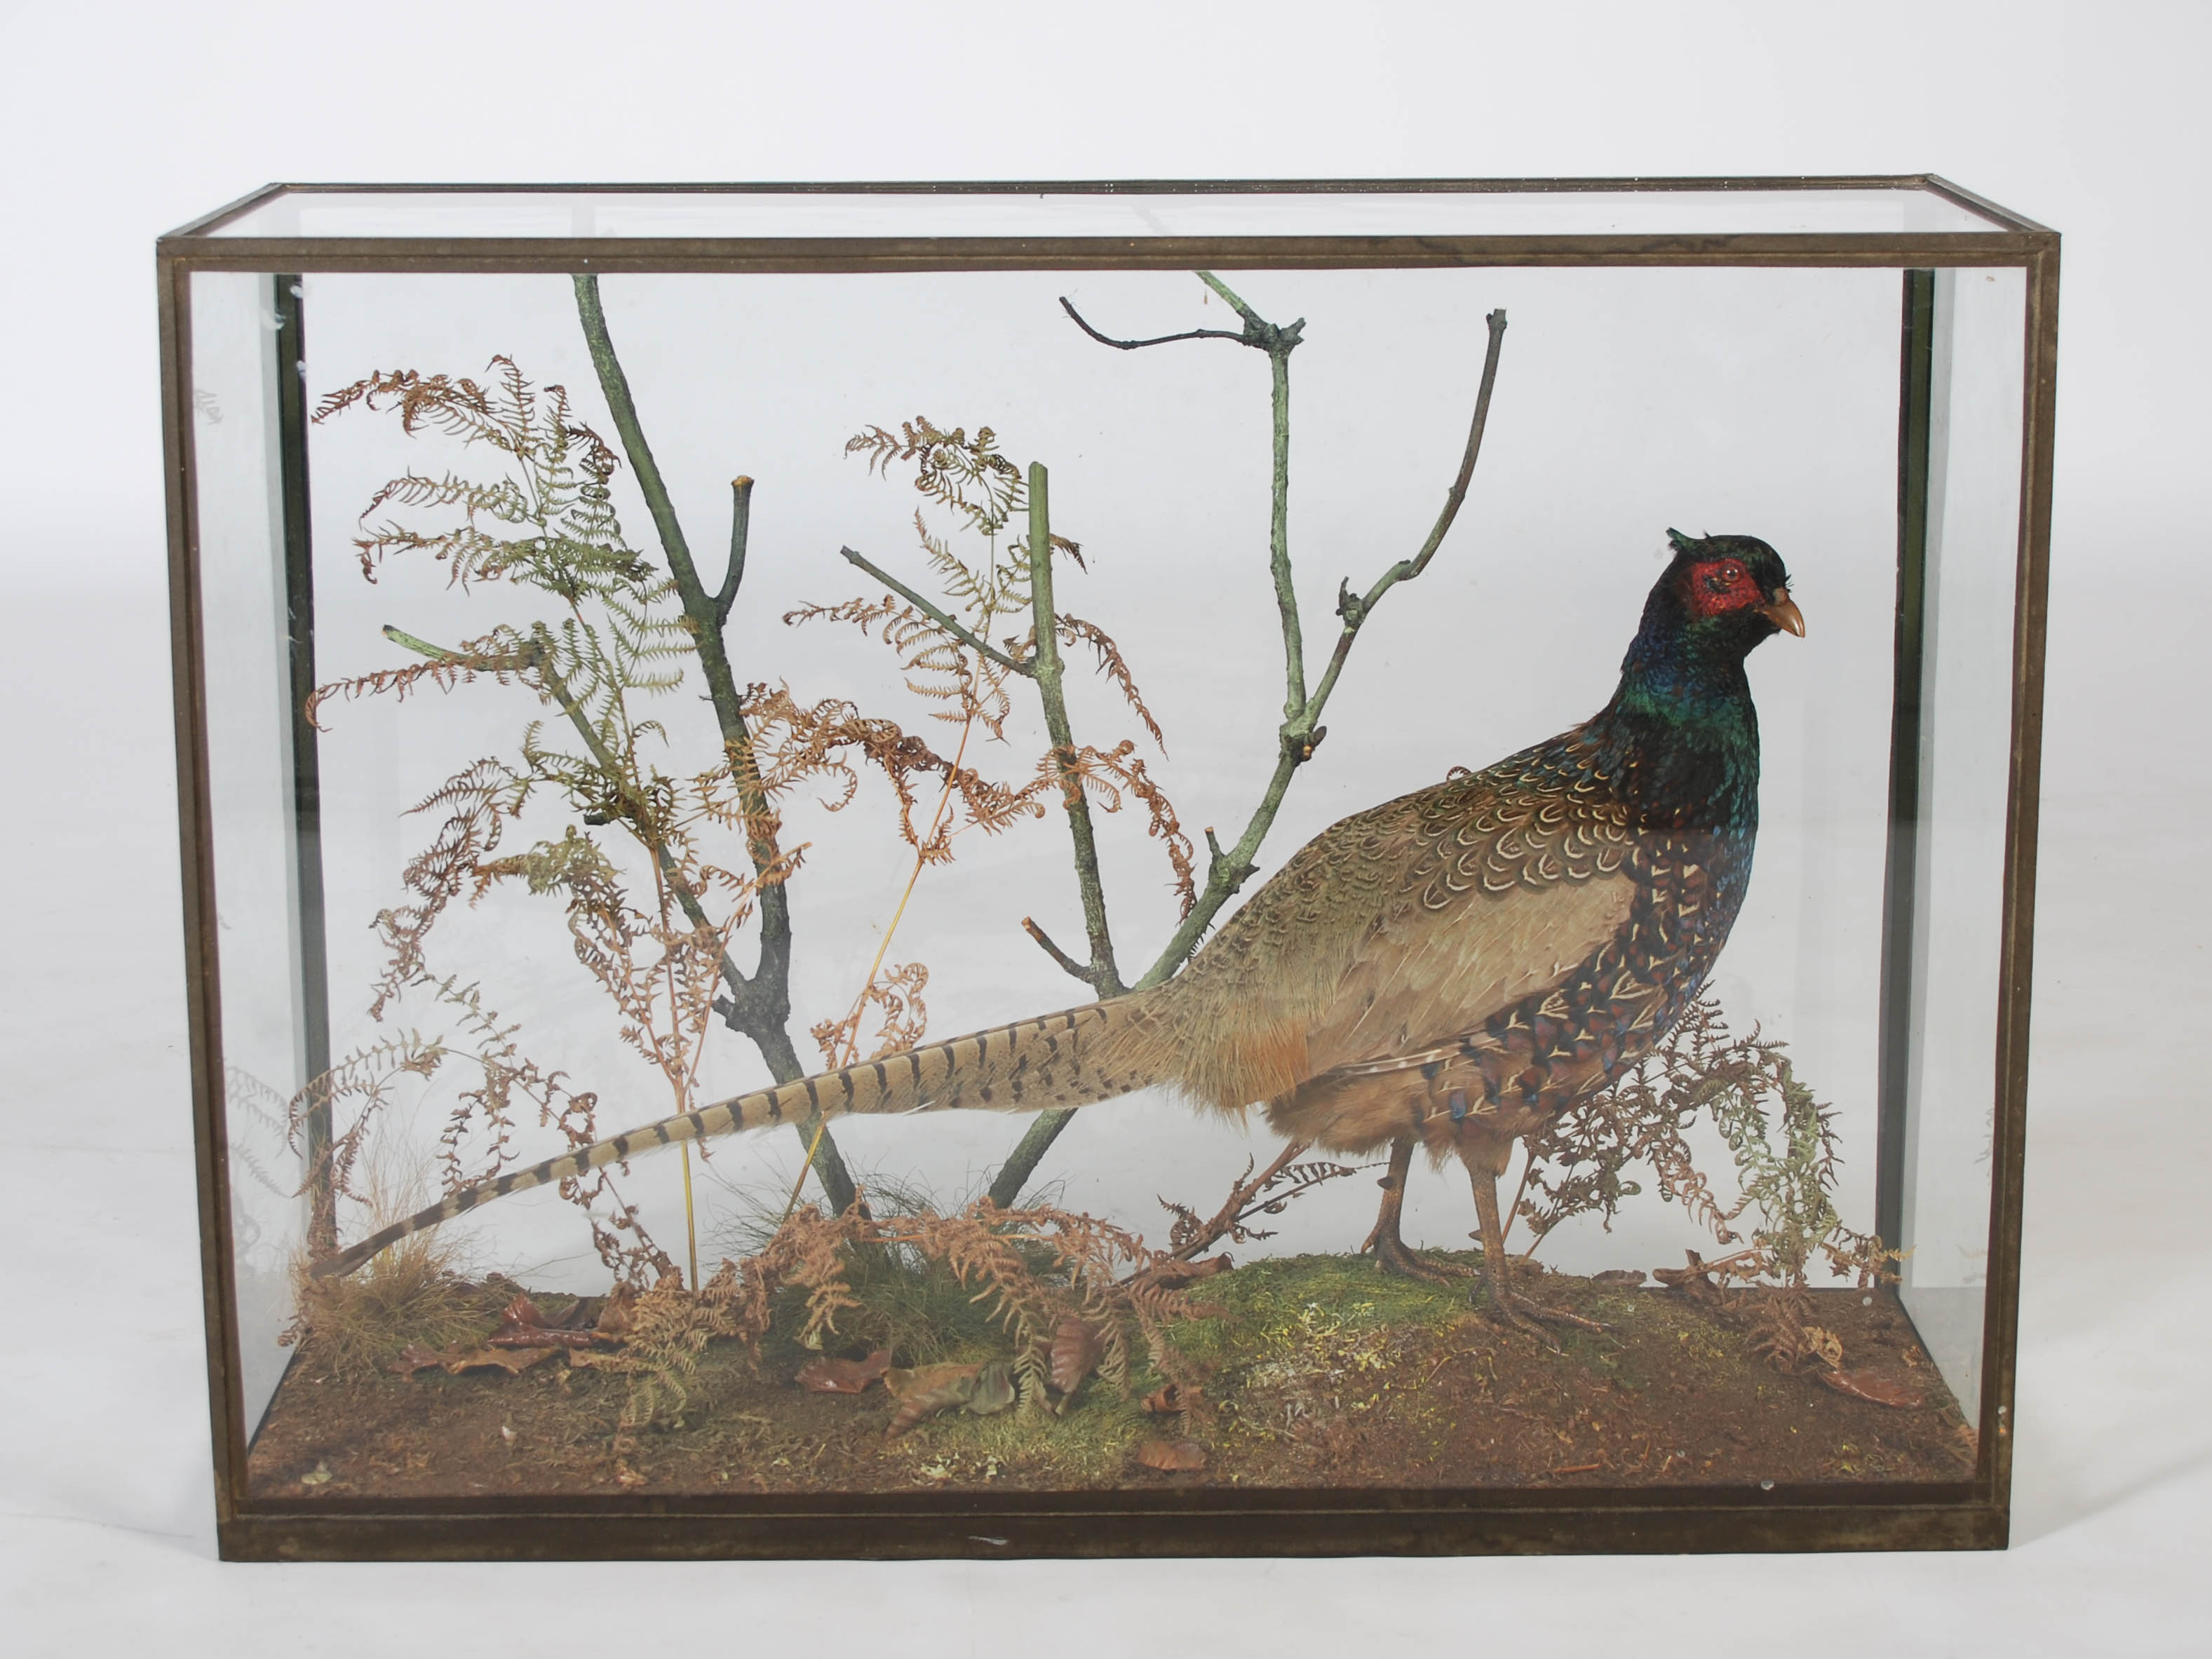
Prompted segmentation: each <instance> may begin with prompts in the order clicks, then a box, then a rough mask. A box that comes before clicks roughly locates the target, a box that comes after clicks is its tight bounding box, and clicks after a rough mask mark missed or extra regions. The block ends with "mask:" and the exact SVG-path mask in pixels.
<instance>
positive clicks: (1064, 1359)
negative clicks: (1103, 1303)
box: [1049, 1319, 1106, 1394]
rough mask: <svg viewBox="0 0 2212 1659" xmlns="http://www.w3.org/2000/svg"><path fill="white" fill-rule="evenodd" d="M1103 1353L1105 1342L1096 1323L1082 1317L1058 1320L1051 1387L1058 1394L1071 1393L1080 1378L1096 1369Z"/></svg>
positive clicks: (1076, 1386)
mask: <svg viewBox="0 0 2212 1659" xmlns="http://www.w3.org/2000/svg"><path fill="white" fill-rule="evenodd" d="M1105 1353H1106V1344H1105V1341H1104V1340H1103V1338H1101V1337H1100V1335H1099V1334H1098V1331H1097V1327H1096V1326H1093V1325H1092V1324H1091V1323H1090V1322H1088V1321H1086V1320H1081V1319H1064V1320H1062V1321H1060V1330H1059V1332H1058V1333H1057V1334H1055V1335H1054V1337H1053V1339H1052V1369H1051V1370H1050V1372H1049V1375H1050V1376H1051V1378H1052V1386H1053V1387H1054V1389H1058V1390H1059V1391H1060V1393H1061V1394H1073V1393H1074V1392H1075V1391H1076V1389H1079V1388H1080V1387H1081V1386H1082V1384H1083V1379H1084V1378H1085V1377H1086V1376H1090V1375H1091V1372H1092V1371H1094V1370H1097V1367H1098V1362H1099V1360H1100V1359H1102V1358H1104V1357H1105Z"/></svg>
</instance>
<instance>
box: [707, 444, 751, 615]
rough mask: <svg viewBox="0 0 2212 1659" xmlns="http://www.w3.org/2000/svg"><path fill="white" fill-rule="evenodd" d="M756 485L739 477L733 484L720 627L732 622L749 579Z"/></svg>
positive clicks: (718, 599)
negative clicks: (747, 561) (747, 551)
mask: <svg viewBox="0 0 2212 1659" xmlns="http://www.w3.org/2000/svg"><path fill="white" fill-rule="evenodd" d="M752 521H753V481H752V480H751V479H750V478H748V477H742V476H740V477H735V478H732V479H731V480H730V568H728V569H727V570H726V571H725V572H724V573H723V574H722V586H721V590H720V592H717V593H716V594H715V595H714V622H715V624H716V625H717V626H718V627H719V626H720V625H721V624H722V623H726V622H728V621H729V619H730V607H731V606H732V605H735V604H737V602H738V586H739V585H740V584H742V583H743V582H744V579H745V544H746V543H747V541H748V540H749V539H750V537H751V533H752Z"/></svg>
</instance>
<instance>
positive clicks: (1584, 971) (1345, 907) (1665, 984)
mask: <svg viewBox="0 0 2212 1659" xmlns="http://www.w3.org/2000/svg"><path fill="white" fill-rule="evenodd" d="M1668 536H1669V538H1670V539H1671V541H1672V542H1673V544H1674V557H1673V559H1672V560H1671V561H1670V562H1669V563H1668V567H1667V569H1666V571H1665V573H1664V574H1662V576H1661V577H1660V578H1659V580H1658V582H1657V584H1656V586H1654V587H1653V588H1652V590H1651V593H1650V599H1649V600H1648V601H1647V602H1646V603H1645V605H1644V619H1643V623H1642V625H1641V626H1640V627H1639V628H1638V630H1637V634H1636V637H1635V639H1634V641H1632V643H1631V644H1630V646H1629V647H1628V654H1627V656H1626V659H1624V661H1623V662H1622V664H1621V675H1620V687H1619V689H1618V690H1616V691H1615V692H1614V693H1613V700H1612V701H1611V702H1608V703H1607V704H1606V706H1605V707H1604V708H1602V709H1601V710H1600V711H1599V712H1598V713H1597V714H1595V716H1593V717H1592V718H1591V719H1590V720H1587V721H1585V722H1584V723H1583V724H1582V725H1580V726H1577V727H1575V728H1574V729H1573V730H1572V731H1570V732H1565V733H1563V734H1561V735H1560V736H1559V737H1556V738H1552V739H1551V740H1550V741H1549V742H1547V743H1541V744H1537V745H1536V746H1535V747H1534V748H1532V749H1526V750H1522V751H1521V752H1520V753H1519V754H1517V755H1514V756H1511V757H1508V758H1507V759H1505V760H1503V761H1500V762H1498V763H1497V764H1496V765H1494V766H1492V767H1490V768H1488V769H1486V770H1484V771H1480V772H1474V773H1464V772H1462V773H1461V774H1459V775H1455V776H1454V777H1452V778H1451V779H1449V780H1448V781H1445V782H1443V783H1439V784H1436V785H1434V786H1432V787H1429V788H1426V789H1422V790H1418V791H1416V792H1415V793H1412V794H1410V795H1404V796H1401V797H1400V798H1399V799H1396V800H1394V801H1390V802H1388V803H1386V804H1385V805H1381V806H1376V807H1373V808H1371V809H1370V810H1369V811H1364V812H1359V813H1356V814H1354V815H1353V816H1352V817H1348V818H1346V819H1344V820H1343V821H1342V822H1341V823H1336V824H1334V825H1332V826H1331V827H1330V828H1329V829H1325V830H1323V831H1322V833H1321V834H1320V835H1318V836H1315V837H1314V839H1313V840H1311V841H1310V842H1307V843H1306V845H1305V846H1304V847H1303V848H1299V850H1298V851H1297V854H1295V855H1293V856H1292V857H1291V860H1289V862H1288V863H1286V864H1285V866H1283V868H1282V869H1281V870H1280V871H1279V872H1276V874H1275V875H1274V876H1273V878H1271V879H1270V880H1268V881H1267V884H1265V885H1263V886H1262V887H1261V889H1260V890H1259V891H1258V892H1257V893H1255V894H1254V895H1253V896H1252V898H1251V900H1250V901H1249V902H1248V903H1246V904H1245V905H1244V906H1243V908H1241V909H1240V910H1238V911H1237V914H1236V915H1234V916H1233V917H1231V919H1230V921H1228V922H1226V923H1225V925H1224V926H1223V927H1222V928H1221V930H1220V931H1219V933H1217V934H1216V935H1215V936H1214V938H1213V939H1212V940H1211V941H1209V942H1208V943H1207V944H1206V946H1205V947H1204V948H1203V949H1201V950H1200V951H1198V953H1197V954H1196V955H1195V956H1194V957H1192V959H1191V961H1190V963H1189V965H1188V967H1186V968H1185V969H1183V970H1182V973H1180V974H1178V975H1176V977H1175V978H1173V979H1170V980H1169V981H1166V982H1164V983H1163V984H1161V985H1158V986H1156V987H1152V988H1150V989H1147V990H1141V991H1134V992H1132V993H1130V994H1127V995H1125V996H1120V997H1115V998H1113V999H1111V1000H1108V1001H1104V1002H1094V1003H1091V1004H1089V1005H1087V1006H1084V1007H1080V1008H1071V1009H1068V1010H1066V1011H1065V1012H1060V1013H1054V1014H1046V1015H1043V1016H1041V1017H1039V1018H1034V1019H1026V1020H1023V1021H1020V1022H1018V1024H1012V1025H1005V1026H1000V1027H998V1028H996V1029H994V1030H987V1031H978V1032H975V1034H974V1035H972V1036H961V1037H955V1038H953V1039H952V1040H951V1041H950V1042H936V1043H931V1044H928V1045H927V1046H925V1047H923V1048H916V1049H914V1050H912V1051H910V1052H908V1053H905V1054H890V1055H886V1056H885V1057H884V1058H883V1059H881V1060H871V1061H868V1062H866V1063H864V1064H861V1065H858V1066H847V1067H845V1068H844V1069H843V1070H842V1071H836V1072H828V1073H822V1074H820V1075H818V1076H815V1077H809V1078H802V1079H799V1081H797V1082H795V1083H787V1084H783V1085H780V1086H778V1087H775V1088H772V1089H764V1090H761V1091H757V1092H756V1093H752V1094H747V1095H742V1096H739V1097H737V1098H735V1099H732V1100H728V1101H724V1102H722V1103H719V1104H716V1105H712V1106H706V1107H702V1108H701V1109H699V1110H697V1111H695V1112H689V1113H686V1114H684V1115H682V1116H679V1117H672V1118H669V1119H666V1120H665V1121H662V1122H659V1123H656V1124H653V1125H650V1126H648V1127H645V1128H641V1129H634V1130H632V1131H630V1132H629V1133H628V1134H623V1135H617V1136H616V1137H615V1138H614V1139H611V1140H605V1141H602V1142H600V1143H599V1144H598V1145H597V1146H591V1147H588V1148H586V1149H583V1150H580V1151H578V1152H571V1153H568V1154H567V1155H566V1156H563V1157H560V1158H549V1159H547V1160H546V1161H545V1162H544V1163H543V1164H537V1165H535V1166H533V1167H532V1168H530V1169H526V1170H514V1171H513V1172H511V1173H509V1174H507V1175H503V1176H499V1177H498V1178H497V1179H495V1180H493V1181H489V1182H484V1183H483V1184H481V1185H479V1186H475V1187H471V1188H465V1189H464V1190H462V1191H460V1192H458V1193H455V1194H453V1195H452V1196H451V1197H449V1198H447V1200H445V1201H444V1202H442V1203H441V1204H438V1205H436V1206H433V1207H431V1208H429V1209H426V1210H424V1211H422V1212H421V1213H419V1214H417V1215H416V1216H414V1217H412V1218H410V1219H408V1220H406V1221H403V1222H400V1223H398V1224H397V1225H393V1226H390V1227H386V1228H385V1229H384V1230H383V1231H380V1232H378V1233H375V1234H373V1235H371V1236H370V1237H368V1238H366V1239H363V1240H362V1242H361V1243H358V1244H356V1245H354V1246H353V1247H352V1248H351V1249H347V1250H345V1251H343V1252H341V1253H339V1254H337V1255H332V1256H330V1257H328V1258H326V1259H325V1260H324V1261H320V1262H318V1263H317V1264H316V1265H315V1267H314V1272H315V1273H316V1274H317V1275H318V1276H324V1275H327V1274H331V1273H345V1272H348V1271H349V1270H350V1269H351V1268H353V1267H356V1266H358V1265H359V1264H360V1263H361V1262H362V1261H367V1260H368V1258H369V1257H370V1256H371V1255H374V1254H375V1253H376V1252H377V1251H379V1250H380V1249H384V1248H385V1247H386V1245H388V1244H390V1243H393V1242H394V1241H395V1240H397V1239H398V1238H401V1237H405V1236H406V1235H407V1234H409V1233H410V1232H415V1231H421V1230H422V1229H423V1228H426V1227H430V1226H435V1225H437V1224H438V1223H439V1222H441V1221H444V1220H447V1219H449V1218H452V1217H454V1216H457V1215H459V1214H462V1213H463V1212H466V1211H468V1210H471V1209H473V1208H475V1207H476V1206H477V1205H479V1204H482V1203H483V1202H486V1201H487V1200H490V1199H494V1198H498V1197H501V1196H503V1195H504V1194H507V1193H511V1192H517V1191H520V1190H521V1189H523V1188H528V1187H537V1186H542V1185H544V1184H545V1183H547V1182H555V1181H561V1180H564V1179H566V1178H568V1177H569V1176H574V1175H578V1174H580V1173H581V1172H583V1171H584V1170H587V1169H592V1168H596V1167H599V1165H602V1164H611V1163H614V1162H616V1161H617V1160H620V1159H623V1158H629V1157H631V1156H633V1155H635V1154H636V1153H639V1152H647V1151H649V1150H651V1149H652V1148H653V1147H654V1146H665V1145H666V1144H668V1143H670V1142H671V1141H678V1140H689V1139H696V1138H699V1137H702V1136H706V1135H713V1134H720V1133H728V1132H731V1131H738V1130H747V1129H757V1128H760V1127H765V1126H767V1125H769V1124H774V1123H783V1122H789V1121H805V1120H807V1119H810V1118H811V1117H812V1116H813V1115H815V1114H817V1113H819V1114H821V1115H824V1116H829V1117H836V1116H840V1115H844V1114H847V1113H878V1112H919V1111H945V1110H951V1109H962V1108H968V1109H978V1108H980V1109H986V1110H994V1111H1006V1112H1024V1111H1041V1110H1043V1109H1047V1108H1048V1107H1070V1106H1087V1105H1091V1104H1092V1103H1097V1102H1099V1101H1103V1100H1109V1099H1112V1098H1113V1097H1115V1096H1118V1095H1125V1094H1127V1093H1130V1092H1131V1091H1134V1090H1138V1089H1144V1088H1152V1087H1168V1088H1172V1089H1176V1090H1178V1091H1181V1092H1182V1094H1183V1095H1185V1096H1186V1097H1188V1098H1189V1099H1190V1100H1191V1101H1193V1102H1194V1103H1196V1104H1198V1105H1200V1106H1205V1107H1211V1108H1213V1109H1218V1110H1221V1111H1225V1112H1231V1113H1236V1112H1241V1111H1243V1109H1246V1108H1248V1107H1250V1106H1254V1105H1258V1106H1261V1107H1262V1108H1263V1109H1265V1111H1266V1113H1267V1121H1268V1122H1269V1123H1270V1124H1271V1125H1272V1126H1273V1127H1274V1129H1275V1130H1276V1131H1277V1132H1278V1133H1280V1134H1283V1135H1285V1136H1286V1137H1288V1138H1291V1139H1297V1140H1304V1141H1309V1142H1311V1143H1312V1144H1314V1145H1316V1146H1321V1147H1324V1148H1327V1149H1328V1150H1331V1151H1334V1152H1344V1153H1359V1152H1370V1151H1375V1150H1377V1149H1379V1148H1382V1147H1383V1146H1390V1147H1392V1148H1393V1149H1394V1154H1393V1159H1392V1170H1391V1173H1392V1176H1394V1177H1395V1185H1393V1184H1392V1182H1390V1181H1387V1180H1386V1182H1385V1194H1386V1197H1385V1202H1384V1207H1383V1218H1382V1220H1381V1221H1380V1222H1378V1224H1377V1226H1376V1235H1375V1237H1373V1238H1372V1239H1370V1244H1373V1245H1375V1246H1376V1247H1377V1248H1378V1249H1379V1250H1380V1253H1381V1255H1383V1261H1384V1262H1385V1264H1386V1265H1398V1266H1401V1267H1406V1266H1411V1265H1414V1264H1413V1261H1412V1258H1411V1257H1410V1255H1408V1253H1407V1252H1406V1250H1405V1249H1404V1246H1403V1244H1402V1243H1400V1241H1399V1237H1398V1206H1399V1205H1400V1204H1401V1201H1402V1199H1403V1183H1404V1176H1405V1172H1406V1169H1407V1164H1408V1162H1409V1161H1410V1158H1411V1156H1412V1152H1413V1148H1414V1147H1415V1146H1425V1147H1426V1148H1427V1149H1428V1151H1429V1152H1430V1153H1431V1156H1432V1157H1434V1158H1443V1157H1444V1156H1446V1155H1452V1156H1456V1157H1457V1158H1459V1159H1460V1160H1461V1161H1462V1163H1463V1164H1465V1165H1466V1166H1467V1169H1468V1174H1469V1176H1471V1177H1472V1179H1473V1182H1474V1200H1475V1208H1476V1211H1477V1212H1478V1215H1479V1216H1480V1221H1481V1236H1482V1246H1483V1261H1484V1262H1485V1263H1486V1267H1487V1271H1486V1273H1485V1279H1486V1290H1487V1297H1488V1302H1489V1306H1490V1309H1491V1310H1492V1313H1493V1314H1494V1315H1495V1316H1498V1317H1499V1318H1502V1319H1504V1320H1506V1321H1508V1322H1512V1323H1516V1324H1518V1323H1522V1322H1523V1321H1522V1311H1523V1310H1527V1311H1530V1312H1536V1311H1541V1310H1535V1309H1534V1307H1533V1305H1532V1304H1528V1303H1527V1302H1526V1301H1525V1299H1523V1298H1521V1297H1516V1296H1514V1295H1513V1294H1512V1293H1511V1291H1510V1289H1509V1287H1508V1286H1507V1285H1506V1283H1505V1266H1506V1264H1505V1255H1504V1232H1503V1230H1502V1228H1501V1226H1500V1224H1499V1216H1498V1190H1497V1183H1498V1176H1500V1175H1502V1174H1503V1173H1504V1170H1505V1168H1506V1165H1507V1164H1508V1163H1509V1161H1510V1158H1511V1156H1512V1149H1513V1145H1514V1143H1515V1141H1516V1140H1517V1139H1520V1138H1521V1137H1522V1136H1524V1135H1527V1134H1528V1133H1531V1132H1532V1131H1534V1130H1535V1129H1537V1128H1539V1127H1541V1126H1542V1125H1543V1124H1544V1123H1545V1122H1546V1121H1547V1120H1548V1119H1549V1118H1551V1117H1552V1116H1553V1115H1556V1114H1557V1113H1559V1112H1560V1111H1562V1110H1564V1109H1566V1108H1567V1107H1568V1106H1570V1105H1571V1104H1573V1103H1576V1102H1577V1101H1578V1100H1581V1099H1583V1098H1585V1097H1588V1096H1589V1095H1591V1094H1593V1093H1595V1092H1596V1091H1600V1090H1601V1089H1603V1088H1605V1087H1606V1086H1607V1084H1608V1083H1610V1082H1611V1081H1612V1080H1613V1079H1615V1078H1617V1077H1618V1076H1619V1075H1620V1073H1622V1072H1623V1071H1624V1070H1626V1069H1627V1068H1628V1067H1630V1066H1633V1065H1634V1064H1635V1063H1636V1061H1637V1060H1638V1059H1640V1058H1641V1057H1642V1056H1643V1055H1644V1054H1646V1053H1648V1052H1649V1051H1650V1048H1651V1047H1652V1045H1653V1044H1654V1043H1656V1042H1657V1041H1658V1040H1659V1039H1660V1037H1662V1036H1663V1035H1664V1034H1665V1033H1666V1031H1667V1030H1668V1027H1669V1026H1671V1025H1672V1024H1674V1020H1675V1019H1676V1018H1677V1017H1678V1016H1679V1015H1680V1012H1681V1011H1682V1010H1683V1008H1684V1007H1685V1006H1687V1004H1688V1003H1689V1002H1690V1000H1692V998H1693V997H1694V996H1695V995H1696V994H1697V993H1698V991H1699V988H1700V987H1702V986H1703V984H1704V983H1705V977H1706V975H1708V974H1709V973H1710V972H1711V969H1712V966H1713V963H1714V959H1715V958H1716V957H1717V956H1718V955H1719V954H1720V951H1721V947H1722V945H1723V944H1725V943H1726V942H1727V939H1728V936H1729V927H1730V926H1731V925H1732V924H1733V923H1734V922H1735V917H1736V912H1737V911H1738V909H1739V908H1741V905H1742V903H1743V896H1744V890H1745V888H1746V886H1747V884H1748V882H1749V880H1750V876H1751V859H1752V845H1753V840H1754V838H1755V837H1756V836H1757V833H1758V827H1759V726H1758V720H1757V717H1756V715H1755V714H1754V713H1753V708H1752V701H1751V685H1750V682H1749V680H1748V678H1747V677H1746V674H1745V671H1744V660H1745V659H1746V658H1747V656H1748V655H1749V654H1750V653H1751V651H1752V649H1753V647H1756V646H1758V645H1759V643H1760V642H1761V641H1765V639H1766V638H1768V637H1769V636H1770V635H1773V634H1775V633H1778V632H1781V631H1784V630H1786V631H1787V632H1789V633H1791V634H1796V635H1802V634H1803V633H1804V631H1805V623H1804V618H1803V617H1802V616H1801V615H1800V614H1799V611H1798V610H1797V607H1796V605H1795V604H1793V603H1792V602H1791V600H1790V592H1789V580H1790V579H1789V574H1788V573H1787V572H1786V571H1785V570H1784V568H1783V564H1782V560H1781V558H1780V557H1779V556H1778V555H1777V554H1776V553H1775V551H1774V550H1773V549H1772V548H1771V547H1769V546H1768V545H1767V544H1765V542H1762V541H1759V540H1757V539H1755V538H1752V537H1749V536H1715V537H1709V538H1705V539H1702V540H1698V539H1692V538H1689V537H1686V536H1684V535H1682V534H1681V533H1680V532H1673V531H1670V532H1668Z"/></svg>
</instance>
